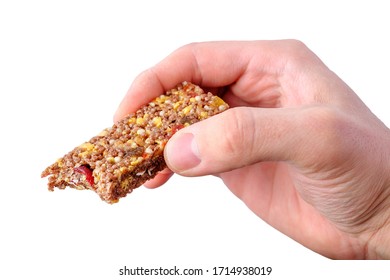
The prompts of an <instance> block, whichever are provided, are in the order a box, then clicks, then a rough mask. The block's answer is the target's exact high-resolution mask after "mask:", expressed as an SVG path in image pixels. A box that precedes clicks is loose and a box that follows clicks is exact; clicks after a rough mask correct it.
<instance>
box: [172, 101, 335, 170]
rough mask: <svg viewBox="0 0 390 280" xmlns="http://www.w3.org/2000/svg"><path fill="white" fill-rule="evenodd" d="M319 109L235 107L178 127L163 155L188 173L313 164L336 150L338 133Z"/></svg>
mask: <svg viewBox="0 0 390 280" xmlns="http://www.w3.org/2000/svg"><path fill="white" fill-rule="evenodd" d="M321 111H322V110H321V109H315V110H310V109H306V110H305V109H300V110H299V109H260V108H245V107H237V108H232V109H229V110H227V111H226V112H224V113H222V114H219V115H217V116H214V117H212V118H210V119H207V120H204V121H202V122H199V123H196V124H194V125H192V126H190V127H187V128H184V129H182V130H180V131H179V132H177V133H176V134H175V135H174V136H173V137H172V138H171V139H170V140H169V142H168V144H167V146H166V148H165V160H166V162H167V165H168V167H169V168H170V169H171V170H172V171H174V172H176V173H180V174H182V175H185V176H201V175H208V174H217V173H221V172H227V171H231V170H233V169H237V168H240V167H243V166H247V165H250V164H254V163H257V162H263V161H288V162H291V163H294V164H296V165H299V166H302V165H304V166H310V165H311V164H312V163H315V162H318V157H319V156H320V155H321V154H322V153H324V156H323V158H322V159H324V160H326V157H327V156H329V155H333V153H332V152H331V145H332V143H333V142H334V138H336V137H337V134H334V135H333V136H332V133H335V131H332V129H328V128H327V127H325V125H324V124H326V123H328V122H329V121H328V120H329V119H328V120H327V115H326V114H325V113H324V114H323V116H320V115H321V113H319V112H321ZM324 111H326V110H324ZM314 112H315V114H314ZM315 115H317V116H315ZM322 119H323V120H322ZM331 126H332V123H330V125H328V127H331ZM316 139H317V140H316ZM318 139H321V141H318ZM334 144H336V143H334ZM335 147H337V145H336V146H335ZM333 149H334V148H333ZM313 151H316V152H315V153H313ZM325 154H326V155H325Z"/></svg>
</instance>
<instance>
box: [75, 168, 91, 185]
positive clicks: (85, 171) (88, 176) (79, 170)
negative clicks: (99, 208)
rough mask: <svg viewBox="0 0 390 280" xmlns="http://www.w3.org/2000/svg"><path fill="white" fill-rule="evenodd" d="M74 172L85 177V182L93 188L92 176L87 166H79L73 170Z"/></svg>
mask: <svg viewBox="0 0 390 280" xmlns="http://www.w3.org/2000/svg"><path fill="white" fill-rule="evenodd" d="M74 172H77V173H81V174H83V175H85V180H87V182H88V183H89V184H90V185H91V186H93V185H94V183H95V182H94V179H93V175H92V169H91V168H90V167H89V166H87V165H80V166H79V167H76V168H75V169H74Z"/></svg>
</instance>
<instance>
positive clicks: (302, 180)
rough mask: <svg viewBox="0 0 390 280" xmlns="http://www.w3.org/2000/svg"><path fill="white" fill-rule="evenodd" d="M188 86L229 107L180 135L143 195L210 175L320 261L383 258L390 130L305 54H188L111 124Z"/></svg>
mask: <svg viewBox="0 0 390 280" xmlns="http://www.w3.org/2000/svg"><path fill="white" fill-rule="evenodd" d="M184 80H186V81H190V82H193V83H196V84H199V85H200V86H201V87H203V88H205V89H207V90H210V91H212V92H214V93H218V94H220V95H221V96H222V97H223V98H224V100H225V101H226V102H227V103H229V104H230V106H231V107H232V108H231V109H229V110H227V111H226V112H224V113H222V114H220V115H217V116H214V117H212V118H210V119H207V120H204V121H202V122H200V123H197V124H194V125H192V126H190V127H187V128H185V129H182V130H180V131H179V132H178V133H176V134H175V135H174V136H173V137H172V138H171V139H170V141H169V142H168V144H167V146H166V149H165V159H166V162H167V165H168V167H169V169H170V170H165V171H163V172H161V173H160V174H159V175H158V176H156V177H155V179H153V180H151V181H149V182H148V183H147V184H146V185H147V186H148V187H157V186H160V185H161V184H163V183H164V182H166V181H167V180H168V179H169V177H170V176H171V175H172V171H173V172H176V173H180V174H182V175H185V176H200V175H207V174H214V175H216V176H219V177H220V178H221V179H222V180H223V182H224V183H225V184H226V186H227V187H228V188H229V189H230V190H231V191H232V192H233V193H234V194H235V195H236V196H237V197H239V198H240V199H242V200H243V201H244V202H245V203H246V205H247V206H248V207H249V208H250V209H251V210H252V211H253V212H254V213H256V214H257V215H258V216H259V217H260V218H262V219H263V220H265V221H266V222H267V223H269V224H270V225H272V226H273V227H275V228H276V229H278V230H280V231H281V232H283V233H284V234H286V235H288V236H290V237H291V238H293V239H295V240H296V241H298V242H300V243H301V244H303V245H304V246H306V247H308V248H310V249H312V250H314V251H316V252H318V253H320V254H323V255H325V256H327V257H330V258H344V259H353V258H390V131H389V129H388V128H387V127H386V126H385V125H384V124H383V123H382V122H381V121H380V120H379V119H377V118H376V117H375V116H374V115H373V114H372V113H371V112H370V110H369V109H368V108H367V107H366V106H365V105H364V104H363V103H362V101H361V100H360V99H359V98H358V97H357V95H356V94H355V93H354V92H353V91H352V90H351V89H350V88H349V87H348V86H347V85H346V84H345V83H344V82H343V81H342V80H341V79H340V78H338V77H337V76H336V75H335V74H334V73H333V72H331V71H330V70H329V69H328V68H327V67H326V66H325V65H324V64H323V63H322V62H321V61H320V59H319V58H318V57H317V56H316V55H315V54H314V53H312V52H311V51H310V50H309V49H308V48H307V47H306V46H305V45H304V44H302V43H300V42H297V41H292V40H288V41H256V42H209V43H198V44H190V45H187V46H184V47H182V48H180V49H178V50H177V51H175V52H174V53H172V54H171V55H170V56H168V57H167V58H166V59H164V60H163V61H161V62H160V63H159V64H157V65H156V66H154V67H152V68H150V69H148V70H146V71H145V72H143V73H142V74H141V75H140V76H139V77H138V78H137V79H136V80H135V81H134V83H133V84H132V86H131V88H130V89H129V91H128V93H127V95H126V96H125V98H124V100H123V101H122V103H121V104H120V106H119V108H118V111H117V113H116V116H115V118H116V120H118V119H120V118H121V117H123V116H124V115H125V114H127V113H129V112H132V111H135V110H136V109H138V108H139V107H140V106H141V105H143V104H145V103H147V102H149V101H150V100H151V99H153V98H154V97H156V96H158V95H160V94H161V93H163V92H165V91H166V90H168V89H170V88H172V87H174V86H175V85H176V84H178V83H179V82H182V81H184ZM171 170H172V171H171Z"/></svg>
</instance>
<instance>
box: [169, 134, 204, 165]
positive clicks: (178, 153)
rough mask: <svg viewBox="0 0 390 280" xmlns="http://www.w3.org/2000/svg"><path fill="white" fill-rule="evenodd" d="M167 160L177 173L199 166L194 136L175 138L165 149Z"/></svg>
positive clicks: (178, 136) (180, 135) (177, 136)
mask: <svg viewBox="0 0 390 280" xmlns="http://www.w3.org/2000/svg"><path fill="white" fill-rule="evenodd" d="M165 160H166V161H167V163H168V165H169V167H170V168H171V169H172V170H173V171H177V172H181V171H185V170H188V169H191V168H194V167H195V166H197V165H198V164H199V163H200V158H199V151H198V146H197V144H196V141H195V137H194V135H193V134H192V133H183V134H177V135H175V136H173V137H172V138H171V140H170V141H169V142H168V144H167V146H166V147H165Z"/></svg>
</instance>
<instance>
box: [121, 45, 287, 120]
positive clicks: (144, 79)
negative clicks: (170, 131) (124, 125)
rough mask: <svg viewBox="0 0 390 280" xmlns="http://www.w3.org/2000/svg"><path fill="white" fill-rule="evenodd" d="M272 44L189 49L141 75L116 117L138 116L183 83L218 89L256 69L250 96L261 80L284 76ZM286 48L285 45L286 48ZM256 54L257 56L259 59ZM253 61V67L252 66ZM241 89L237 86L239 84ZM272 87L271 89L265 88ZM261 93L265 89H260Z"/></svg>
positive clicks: (250, 82) (174, 54)
mask: <svg viewBox="0 0 390 280" xmlns="http://www.w3.org/2000/svg"><path fill="white" fill-rule="evenodd" d="M275 45H278V44H275V42H272V41H253V42H206V43H195V44H189V45H186V46H184V47H182V48H180V49H178V50H176V51H175V52H173V53H172V54H171V55H169V56H168V57H167V58H165V59H164V60H162V61H161V62H160V63H158V64H157V65H155V66H154V67H152V68H150V69H148V70H146V71H144V72H143V73H141V74H140V75H139V76H138V77H137V78H136V79H135V80H134V82H133V84H132V85H131V87H130V89H129V90H128V92H127V94H126V96H125V97H124V99H123V101H122V102H121V104H120V105H119V107H118V109H117V112H116V114H115V117H114V119H115V121H117V120H119V119H121V118H122V117H123V116H124V115H126V114H128V113H129V112H134V111H136V110H137V109H138V108H140V107H141V106H142V105H144V104H146V103H148V102H149V101H150V100H152V99H153V98H155V97H157V96H158V95H160V94H162V93H164V92H165V91H167V90H169V89H171V88H173V87H175V86H176V85H177V84H178V83H180V82H182V81H189V82H193V83H196V84H198V85H200V86H202V87H205V88H218V87H224V86H228V85H231V84H233V83H236V82H237V81H238V80H240V77H241V76H242V75H244V74H245V73H247V72H251V71H247V70H248V69H247V68H248V67H253V70H255V72H254V74H255V75H257V77H256V80H254V79H253V76H251V75H252V74H253V73H250V75H249V77H248V78H249V81H247V80H244V81H241V82H240V83H239V84H238V86H239V85H240V84H242V85H244V84H245V86H244V88H242V90H239V91H241V92H248V91H247V90H246V88H247V87H248V85H249V86H250V85H252V84H253V83H258V80H261V76H262V75H263V74H262V72H264V75H266V74H267V73H269V72H272V74H275V73H278V72H281V71H280V69H281V68H283V67H282V65H279V64H278V63H277V62H278V61H283V59H281V55H280V53H279V54H278V53H277V52H278V51H277V50H276V48H275ZM282 45H283V44H282ZM255 54H256V55H255ZM251 61H252V63H251ZM235 87H237V84H235ZM265 87H269V85H268V84H267V85H265ZM259 91H261V89H259Z"/></svg>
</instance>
